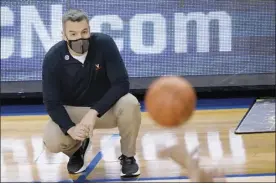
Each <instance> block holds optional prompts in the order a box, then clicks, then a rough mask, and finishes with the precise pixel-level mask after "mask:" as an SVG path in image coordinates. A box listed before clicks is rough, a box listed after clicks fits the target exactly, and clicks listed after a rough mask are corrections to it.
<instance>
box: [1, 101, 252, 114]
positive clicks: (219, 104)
mask: <svg viewBox="0 0 276 184" xmlns="http://www.w3.org/2000/svg"><path fill="white" fill-rule="evenodd" d="M255 100H256V98H227V99H199V100H198V101H197V105H196V109H197V110H218V109H237V108H249V107H250V106H251V105H252V103H254V102H255ZM140 104H141V111H142V112H145V111H146V109H145V104H144V102H143V101H141V102H140ZM0 113H1V116H21V115H24V116H26V115H35V116H37V115H47V113H46V109H45V106H44V105H4V106H1V111H0Z"/></svg>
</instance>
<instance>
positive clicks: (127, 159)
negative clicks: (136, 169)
mask: <svg viewBox="0 0 276 184" xmlns="http://www.w3.org/2000/svg"><path fill="white" fill-rule="evenodd" d="M118 159H119V160H120V161H121V162H123V161H124V162H125V163H127V164H132V163H133V162H134V161H135V159H134V157H126V156H125V155H121V156H120V157H119V158H118Z"/></svg>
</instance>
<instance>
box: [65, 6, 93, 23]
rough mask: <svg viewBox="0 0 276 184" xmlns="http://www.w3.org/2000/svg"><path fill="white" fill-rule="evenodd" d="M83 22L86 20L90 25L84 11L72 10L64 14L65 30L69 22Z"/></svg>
mask: <svg viewBox="0 0 276 184" xmlns="http://www.w3.org/2000/svg"><path fill="white" fill-rule="evenodd" d="M82 20H86V21H87V23H89V19H88V16H87V15H86V13H85V12H84V11H82V10H78V9H71V10H68V11H67V12H65V13H64V14H63V16H62V26H63V28H64V25H65V23H66V22H67V21H72V22H80V21H82Z"/></svg>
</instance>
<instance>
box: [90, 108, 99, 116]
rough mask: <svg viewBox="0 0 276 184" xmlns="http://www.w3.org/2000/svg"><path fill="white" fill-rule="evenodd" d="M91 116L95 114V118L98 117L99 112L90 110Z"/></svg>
mask: <svg viewBox="0 0 276 184" xmlns="http://www.w3.org/2000/svg"><path fill="white" fill-rule="evenodd" d="M89 112H90V113H91V114H93V115H95V116H98V114H99V113H98V111H97V110H95V109H90V111H89Z"/></svg>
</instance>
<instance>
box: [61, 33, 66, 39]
mask: <svg viewBox="0 0 276 184" xmlns="http://www.w3.org/2000/svg"><path fill="white" fill-rule="evenodd" d="M61 36H62V39H63V40H65V41H67V39H66V36H65V33H64V32H63V31H61Z"/></svg>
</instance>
